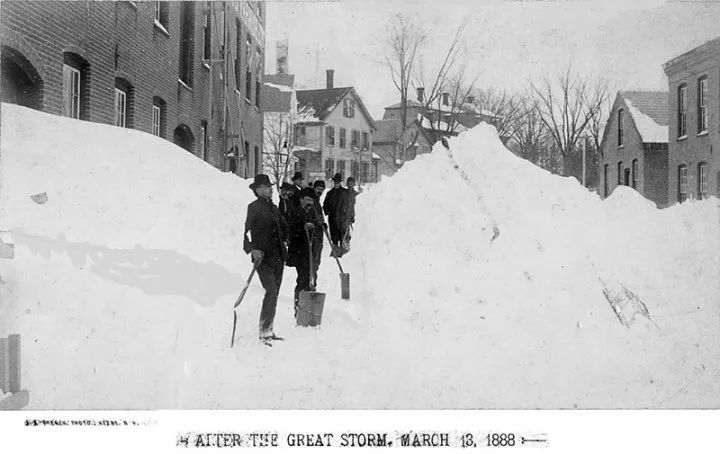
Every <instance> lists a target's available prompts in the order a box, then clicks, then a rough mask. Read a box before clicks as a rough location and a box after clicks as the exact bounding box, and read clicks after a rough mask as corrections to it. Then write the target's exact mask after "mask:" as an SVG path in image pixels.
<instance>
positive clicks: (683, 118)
mask: <svg viewBox="0 0 720 454" xmlns="http://www.w3.org/2000/svg"><path fill="white" fill-rule="evenodd" d="M677 128H678V138H681V137H685V136H686V135H687V85H685V84H683V85H680V86H679V87H678V126H677Z"/></svg>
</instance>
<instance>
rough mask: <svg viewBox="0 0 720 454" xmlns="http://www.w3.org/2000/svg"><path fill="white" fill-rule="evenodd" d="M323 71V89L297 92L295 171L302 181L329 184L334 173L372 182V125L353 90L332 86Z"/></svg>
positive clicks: (330, 76)
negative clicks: (316, 181)
mask: <svg viewBox="0 0 720 454" xmlns="http://www.w3.org/2000/svg"><path fill="white" fill-rule="evenodd" d="M333 77H334V71H333V70H331V69H328V70H327V83H326V87H325V88H322V89H318V90H298V91H297V92H296V95H297V111H298V119H297V122H296V125H295V138H294V143H295V148H294V152H293V155H294V156H295V158H297V161H296V163H295V170H296V171H300V172H303V173H304V177H305V180H306V181H312V180H317V179H324V180H326V181H328V182H329V181H330V180H331V179H332V176H333V175H334V174H335V173H340V174H342V175H343V178H347V177H349V176H354V177H355V180H356V181H357V182H358V183H362V182H371V181H376V177H377V168H376V165H375V163H376V162H377V161H378V160H377V159H374V158H373V149H372V141H371V140H370V137H371V135H372V133H373V131H375V130H376V128H377V127H376V125H375V122H374V121H373V119H372V117H371V116H370V114H369V113H368V111H367V109H366V108H365V105H364V104H363V102H362V99H361V98H360V96H359V95H358V93H357V91H356V90H355V88H353V87H335V86H334V81H333Z"/></svg>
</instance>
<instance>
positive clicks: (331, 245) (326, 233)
mask: <svg viewBox="0 0 720 454" xmlns="http://www.w3.org/2000/svg"><path fill="white" fill-rule="evenodd" d="M323 232H325V236H326V237H327V239H328V241H329V242H330V248H331V249H332V250H333V257H334V258H335V261H336V262H337V265H338V268H340V273H341V274H345V271H343V269H342V265H340V259H339V258H338V257H337V254H335V253H334V252H335V245H334V244H333V242H332V239H330V233H328V229H327V226H325V225H323Z"/></svg>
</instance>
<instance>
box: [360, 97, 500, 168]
mask: <svg viewBox="0 0 720 454" xmlns="http://www.w3.org/2000/svg"><path fill="white" fill-rule="evenodd" d="M424 96H425V89H424V88H423V87H419V88H418V89H417V99H408V100H407V115H406V120H407V127H406V130H405V137H403V138H402V139H401V137H400V136H401V135H402V134H403V128H402V127H401V124H402V105H401V103H397V104H393V105H391V106H388V107H386V108H385V113H384V114H383V118H382V120H377V121H376V123H377V125H378V129H377V130H376V131H375V133H374V134H373V146H374V147H375V153H376V154H377V155H378V156H379V157H380V160H379V165H378V172H379V174H380V175H392V174H394V173H395V172H396V171H397V170H398V169H399V168H400V167H401V166H402V165H403V163H404V162H406V161H408V160H411V159H414V158H415V156H417V155H418V154H422V153H429V152H430V151H432V147H433V145H434V144H435V142H437V141H438V140H440V138H442V137H452V136H457V135H458V134H460V133H461V132H464V131H467V130H468V129H470V128H472V127H474V126H476V125H478V124H479V123H481V122H485V123H490V124H494V123H495V121H496V120H497V119H498V116H497V115H495V114H493V113H491V112H488V111H486V110H483V109H481V108H479V107H478V106H477V105H475V99H474V98H473V97H472V96H469V97H468V98H467V99H464V100H463V102H462V103H456V104H453V103H452V100H451V97H450V94H449V93H441V94H440V96H439V97H438V99H437V100H436V102H433V103H432V104H433V106H432V107H428V106H426V105H425V104H424Z"/></svg>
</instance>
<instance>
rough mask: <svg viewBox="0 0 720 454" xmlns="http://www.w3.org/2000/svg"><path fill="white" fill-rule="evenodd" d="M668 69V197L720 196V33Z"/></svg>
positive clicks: (676, 198)
mask: <svg viewBox="0 0 720 454" xmlns="http://www.w3.org/2000/svg"><path fill="white" fill-rule="evenodd" d="M663 69H664V70H665V74H666V75H667V77H668V84H669V88H670V90H669V91H670V96H669V104H670V106H669V112H670V136H669V145H668V147H669V164H668V165H669V171H668V201H669V203H670V204H673V203H675V202H683V201H685V200H687V199H692V198H694V199H704V198H706V197H709V196H711V195H713V196H715V197H720V156H719V155H720V37H719V38H716V39H714V40H712V41H709V42H707V43H705V44H703V45H701V46H699V47H696V48H695V49H693V50H691V51H689V52H686V53H684V54H682V55H680V56H679V57H676V58H673V59H672V60H670V61H668V62H667V63H665V65H664V66H663Z"/></svg>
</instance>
